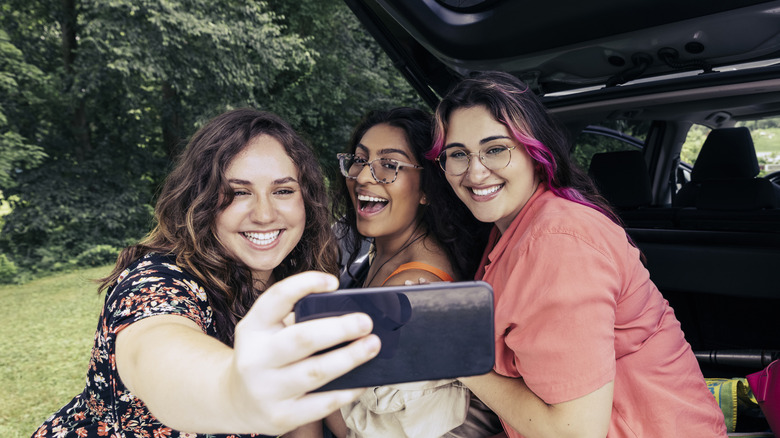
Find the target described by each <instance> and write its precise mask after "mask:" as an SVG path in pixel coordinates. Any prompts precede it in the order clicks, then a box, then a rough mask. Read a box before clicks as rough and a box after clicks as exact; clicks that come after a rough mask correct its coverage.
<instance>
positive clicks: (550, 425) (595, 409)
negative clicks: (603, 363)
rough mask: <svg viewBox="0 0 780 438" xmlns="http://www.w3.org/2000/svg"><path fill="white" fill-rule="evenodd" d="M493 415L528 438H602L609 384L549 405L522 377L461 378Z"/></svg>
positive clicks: (608, 410)
mask: <svg viewBox="0 0 780 438" xmlns="http://www.w3.org/2000/svg"><path fill="white" fill-rule="evenodd" d="M461 381H463V383H464V384H466V386H468V387H469V389H471V391H473V392H474V394H476V395H477V397H479V398H480V400H482V401H483V402H485V404H486V405H488V407H490V408H491V409H492V410H493V412H495V413H496V414H497V415H498V416H499V417H501V418H502V419H503V420H504V421H505V422H506V423H508V424H509V425H510V426H511V427H512V428H513V429H515V430H516V431H517V432H519V433H521V434H522V435H523V436H525V437H527V438H545V437H604V436H606V434H607V430H608V427H609V417H610V415H611V404H612V384H611V383H610V384H608V385H606V386H605V387H603V388H601V389H599V390H597V391H595V392H594V393H591V394H588V395H586V396H584V397H581V398H579V399H576V400H572V401H570V402H565V403H560V404H557V405H548V404H547V403H545V402H544V401H543V400H542V399H541V398H539V397H538V396H536V394H534V393H533V391H531V390H530V389H529V388H528V386H527V385H526V384H525V382H524V381H523V379H521V378H509V377H504V376H501V375H499V374H497V373H495V372H493V371H491V372H490V373H488V374H485V375H483V376H475V377H468V378H462V379H461Z"/></svg>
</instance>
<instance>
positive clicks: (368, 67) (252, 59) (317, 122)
mask: <svg viewBox="0 0 780 438" xmlns="http://www.w3.org/2000/svg"><path fill="white" fill-rule="evenodd" d="M0 30H5V32H4V33H2V34H0V50H2V55H3V56H2V57H0V97H1V98H2V101H3V106H2V108H0V190H3V194H4V197H5V198H6V199H8V200H10V207H11V209H12V211H11V213H10V214H8V215H7V216H5V217H4V218H3V219H4V222H5V223H4V224H2V235H0V250H1V251H3V252H4V253H5V254H6V255H7V256H8V257H9V259H10V260H13V262H14V263H15V264H16V265H17V266H18V267H19V269H20V270H24V271H26V272H46V271H48V270H52V269H65V268H70V267H71V266H72V261H74V260H78V258H79V255H80V254H82V253H84V252H85V251H88V250H89V249H90V248H93V247H95V246H97V245H110V246H113V247H121V246H124V245H126V244H127V243H128V241H132V240H134V239H138V238H139V237H141V236H143V235H144V234H145V233H146V232H147V231H148V230H149V229H150V227H151V225H152V221H151V218H152V215H151V209H152V205H153V204H154V198H155V194H156V190H157V188H158V187H159V185H160V183H161V181H162V179H163V177H164V175H165V174H166V172H167V170H168V169H169V166H170V162H171V159H172V158H173V157H174V156H175V155H176V154H177V153H178V151H179V150H180V149H181V147H182V145H184V144H185V142H186V139H187V137H188V136H190V135H192V133H193V132H194V131H195V129H196V128H197V127H199V126H200V125H202V124H203V123H204V122H205V121H206V120H207V119H209V118H210V117H212V116H214V115H216V114H218V113H220V112H222V111H224V110H225V109H228V108H233V107H239V106H253V107H256V108H259V109H265V110H270V111H273V112H276V113H278V114H280V115H281V116H283V117H285V118H286V119H288V120H289V121H290V122H291V123H292V124H293V126H295V127H296V128H297V129H298V130H299V131H301V132H302V133H303V134H304V135H306V136H307V137H309V139H310V140H311V141H312V143H313V145H314V146H315V149H316V150H317V153H318V155H319V158H320V160H321V162H322V163H323V164H324V165H326V166H328V167H331V168H332V167H335V166H334V165H333V163H334V162H335V160H334V159H333V154H334V153H335V152H337V151H340V150H341V149H342V148H343V145H344V144H345V143H346V141H347V139H348V137H349V134H350V132H351V130H352V127H353V126H354V124H355V123H356V122H357V121H358V119H359V118H360V117H361V116H362V115H363V114H364V113H365V112H366V111H368V110H369V109H374V108H384V107H391V106H398V105H412V106H422V105H421V102H420V101H419V100H418V99H417V98H416V97H415V96H414V93H413V92H412V90H411V88H409V86H408V85H407V84H406V83H405V81H403V79H402V78H401V75H400V74H399V73H398V72H397V71H396V70H395V68H394V67H393V66H392V64H391V63H390V62H389V60H388V59H387V57H386V56H385V55H384V54H383V53H382V52H381V50H380V49H379V48H378V47H377V45H376V44H375V43H374V41H373V40H372V39H371V38H370V37H369V36H368V35H367V34H366V33H365V31H364V30H363V29H362V28H361V26H360V25H359V23H358V21H357V19H356V18H355V17H354V16H353V15H352V13H351V12H350V11H349V10H348V8H347V7H346V5H345V4H343V2H341V1H340V0H324V1H320V0H302V1H295V0H272V1H270V2H262V1H249V2H246V1H235V0H214V1H212V0H151V1H147V2H137V1H134V0H81V1H77V2H61V1H55V0H0ZM4 177H5V179H3V178H4Z"/></svg>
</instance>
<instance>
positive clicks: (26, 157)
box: [0, 29, 46, 190]
mask: <svg viewBox="0 0 780 438" xmlns="http://www.w3.org/2000/svg"><path fill="white" fill-rule="evenodd" d="M41 77H42V73H41V71H40V70H39V69H38V68H36V67H35V66H32V65H30V64H27V63H26V62H24V60H23V58H22V52H21V51H20V50H19V49H18V48H16V46H14V45H13V44H11V41H10V38H9V36H8V33H7V32H6V31H4V30H3V29H0V102H3V105H2V106H0V190H2V189H4V188H9V187H12V186H13V185H14V180H13V176H12V175H13V174H14V172H15V171H17V170H18V171H22V170H23V169H29V168H33V167H35V166H36V165H38V164H40V163H41V162H42V161H43V159H44V158H46V154H45V153H44V152H43V148H41V147H39V146H37V145H34V144H31V142H30V141H29V140H28V139H26V138H25V137H24V136H23V135H21V134H20V133H19V132H18V129H19V127H18V126H15V124H14V118H13V112H14V108H15V107H16V106H18V104H20V103H23V102H25V101H26V100H29V99H30V96H29V95H26V93H25V92H24V90H25V89H26V88H27V86H28V84H29V83H31V82H36V81H40V80H41ZM9 110H10V113H9V114H6V112H8V111H9ZM9 116H11V119H10V120H9Z"/></svg>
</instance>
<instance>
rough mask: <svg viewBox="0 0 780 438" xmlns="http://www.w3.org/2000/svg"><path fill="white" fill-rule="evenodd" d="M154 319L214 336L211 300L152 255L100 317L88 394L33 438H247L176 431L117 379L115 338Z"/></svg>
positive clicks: (113, 292) (167, 260)
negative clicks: (180, 319)
mask: <svg viewBox="0 0 780 438" xmlns="http://www.w3.org/2000/svg"><path fill="white" fill-rule="evenodd" d="M155 315H181V316H184V317H186V318H188V319H190V320H192V321H194V322H195V323H196V324H198V326H199V327H200V328H201V330H203V332H204V333H206V334H208V335H209V336H214V337H216V328H215V327H214V322H213V320H212V310H211V306H209V302H208V296H207V295H206V292H205V291H204V290H203V287H201V286H200V285H199V284H198V282H197V281H195V279H194V278H193V277H192V276H191V275H190V274H188V273H187V272H185V271H183V270H182V268H180V267H178V266H176V264H175V261H174V259H173V257H166V256H162V255H159V254H149V255H147V256H145V257H142V258H141V259H139V260H138V261H136V262H134V263H133V264H132V265H130V266H129V267H128V268H127V269H126V270H125V271H124V272H122V274H121V275H120V276H119V278H118V280H117V284H116V285H115V286H114V287H113V288H111V289H109V291H108V293H107V294H106V301H105V304H104V305H103V311H102V313H101V315H100V321H99V323H98V327H97V332H96V333H95V344H94V346H93V347H92V358H91V359H90V362H89V369H88V370H87V382H86V383H87V384H86V387H85V388H84V391H83V392H82V393H81V394H79V395H77V396H76V397H74V398H73V400H71V402H70V403H68V404H67V405H65V406H64V407H63V408H62V409H60V410H59V411H58V412H57V413H55V414H54V415H52V416H51V417H50V418H49V419H48V420H46V422H44V423H43V424H42V425H41V426H40V427H39V428H38V430H37V431H36V432H35V433H34V434H33V435H32V437H33V438H42V437H53V438H72V437H79V438H83V437H90V438H92V437H109V438H180V437H181V438H185V437H186V438H221V437H224V438H243V437H247V436H252V437H259V436H260V435H210V434H195V433H186V432H180V431H177V430H173V429H171V428H170V427H166V426H165V425H163V424H162V423H160V422H159V421H158V420H157V419H156V418H155V417H154V416H153V415H152V414H151V413H150V412H149V410H148V409H147V407H146V405H145V404H144V402H143V401H141V400H140V399H139V398H137V397H135V395H133V393H131V392H130V391H129V390H128V389H127V388H125V386H124V385H123V384H122V381H121V380H120V378H119V374H118V373H117V370H116V362H115V358H116V356H115V347H116V345H115V341H116V335H117V333H119V331H121V330H122V329H123V328H125V327H127V326H128V325H130V324H132V323H134V322H136V321H139V320H141V319H143V318H147V317H149V316H155Z"/></svg>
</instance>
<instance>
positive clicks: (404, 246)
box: [363, 233, 428, 287]
mask: <svg viewBox="0 0 780 438" xmlns="http://www.w3.org/2000/svg"><path fill="white" fill-rule="evenodd" d="M426 234H428V233H422V234H420V235H419V236H417V237H415V238H414V239H412V240H410V241H407V242H406V243H404V245H403V246H402V247H401V249H399V250H398V251H396V252H395V253H394V254H393V255H391V256H390V257H389V258H388V259H387V260H385V261H384V262H382V264H381V265H379V267H378V268H376V271H374V275H372V276H371V278H370V279H368V281H366V282H365V283H363V287H368V285H369V284H371V282H372V281H374V279H375V278H376V276H377V275H379V271H381V270H382V268H383V267H384V266H385V265H386V264H387V262H389V261H390V260H392V259H393V258H394V257H395V256H397V255H398V254H401V253H402V252H403V251H404V250H405V249H406V248H409V247H410V246H412V244H413V243H414V242H417V241H418V240H420V239H421V238H423V237H425V235H426ZM412 236H414V235H412ZM410 239H411V237H410Z"/></svg>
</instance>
